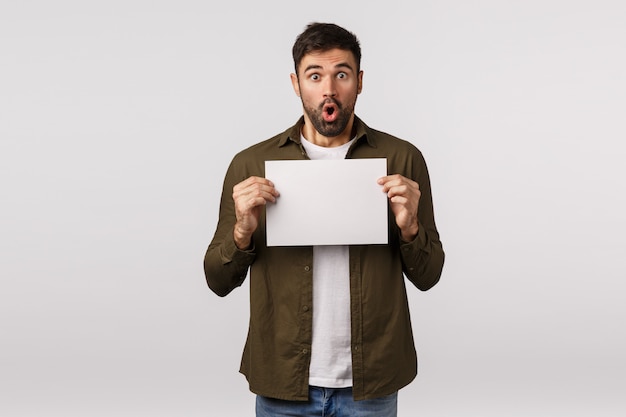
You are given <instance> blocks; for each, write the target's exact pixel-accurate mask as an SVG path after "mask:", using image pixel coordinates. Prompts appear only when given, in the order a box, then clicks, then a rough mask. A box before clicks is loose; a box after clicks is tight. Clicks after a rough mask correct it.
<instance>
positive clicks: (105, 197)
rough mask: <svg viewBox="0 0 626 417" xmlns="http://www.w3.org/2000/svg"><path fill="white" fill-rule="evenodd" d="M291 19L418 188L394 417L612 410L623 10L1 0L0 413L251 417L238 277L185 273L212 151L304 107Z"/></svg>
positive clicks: (549, 416)
mask: <svg viewBox="0 0 626 417" xmlns="http://www.w3.org/2000/svg"><path fill="white" fill-rule="evenodd" d="M312 21H329V22H335V23H338V24H340V25H342V26H344V27H346V28H348V29H349V30H352V31H354V32H355V33H356V34H357V35H358V36H359V38H360V40H361V44H362V48H363V61H362V68H363V70H364V72H365V73H364V89H363V93H362V94H361V95H360V96H359V100H358V102H357V114H358V115H359V116H360V117H361V118H363V119H364V120H365V122H366V123H368V124H369V125H370V126H372V127H374V128H377V129H380V130H384V131H387V132H389V133H391V134H394V135H396V136H399V137H402V138H404V139H407V140H409V141H411V142H412V143H414V144H415V145H416V146H417V147H418V148H420V149H421V150H422V152H423V153H424V155H425V157H426V161H427V163H428V167H429V170H430V174H431V180H432V187H433V196H434V204H435V214H436V220H437V225H438V227H439V231H440V233H441V238H442V241H443V244H444V248H445V250H446V254H447V260H446V264H445V267H444V271H443V276H442V279H441V282H440V283H439V284H438V285H437V286H436V287H435V288H433V289H432V290H430V291H428V292H425V293H422V292H420V291H418V290H416V289H415V288H413V287H410V288H409V298H410V304H411V311H412V317H413V326H414V329H415V335H416V345H417V350H418V355H419V358H420V371H419V375H418V377H417V379H416V380H415V381H414V382H413V383H412V384H411V385H409V386H408V387H406V388H405V389H403V390H401V392H400V396H399V415H400V416H401V417H413V416H417V417H419V416H429V417H436V416H463V417H473V416H477V417H478V416H480V417H491V416H493V417H495V416H498V417H500V416H507V417H514V416H532V417H540V416H545V417H553V416H568V417H571V416H607V417H608V416H623V415H625V414H626V396H624V392H626V354H625V353H624V352H626V336H625V330H624V329H625V327H624V323H625V319H626V303H625V302H624V301H625V296H624V294H625V292H626V283H625V281H626V256H625V250H626V240H625V236H626V221H625V215H624V213H625V212H626V200H625V196H624V194H625V187H624V180H625V179H626V168H624V160H625V159H626V145H625V141H626V128H625V123H624V120H625V116H626V80H625V74H626V30H625V29H624V28H625V26H624V22H626V3H624V2H623V1H622V0H594V1H591V0H569V1H566V0H541V1H539V0H526V1H521V0H520V1H517V0H513V1H496V0H482V1H478V0H441V1H393V0H390V1H385V2H365V1H354V0H346V1H341V2H337V1H332V2H331V1H318V2H308V3H307V2H301V3H300V2H288V1H284V0H281V1H278V0H268V1H259V2H256V1H229V2H209V1H199V0H177V1H173V0H172V1H169V0H160V1H148V0H143V1H142V0H125V1H121V0H109V1H90V2H86V1H78V0H76V1H70V0H58V1H50V2H48V1H43V0H22V1H11V0H0V259H1V262H0V415H2V416H10V417H22V416H64V417H72V416H150V417H156V416H159V417H160V416H190V417H191V416H193V417H196V416H252V415H253V408H254V396H253V395H252V394H251V393H250V392H249V391H248V388H247V384H246V381H245V378H244V377H243V376H241V375H240V374H239V373H238V372H237V370H238V367H239V360H240V355H241V350H242V347H243V343H244V339H245V334H246V330H247V321H248V296H249V295H248V287H247V282H246V283H245V284H244V285H243V286H242V288H240V289H237V290H236V291H234V292H233V293H232V294H230V295H229V296H228V297H225V298H219V297H217V296H216V295H215V294H213V293H211V292H210V291H209V289H208V287H207V286H206V283H205V279H204V275H203V270H202V259H203V256H204V252H205V250H206V247H207V245H208V243H209V241H210V239H211V237H212V235H213V232H214V228H215V225H216V222H217V211H218V200H219V195H220V193H221V188H222V180H223V176H224V173H225V170H226V167H227V165H228V163H229V162H230V159H231V158H232V156H233V155H234V154H235V153H236V152H237V151H239V150H241V149H243V148H245V147H247V146H249V145H251V144H253V143H255V142H258V141H260V140H263V139H266V138H269V137H270V136H273V135H274V134H276V133H278V132H281V131H282V130H284V129H285V128H286V127H288V126H290V125H291V124H293V123H294V122H295V121H296V119H297V118H298V117H299V116H300V114H301V112H302V111H301V104H300V102H299V99H298V98H297V97H296V96H295V94H294V93H293V91H292V88H291V84H290V81H289V73H290V72H292V67H293V62H292V59H291V46H292V44H293V42H294V40H295V38H296V36H297V35H298V34H299V33H300V32H301V31H302V30H303V29H304V27H305V26H306V24H308V23H309V22H312Z"/></svg>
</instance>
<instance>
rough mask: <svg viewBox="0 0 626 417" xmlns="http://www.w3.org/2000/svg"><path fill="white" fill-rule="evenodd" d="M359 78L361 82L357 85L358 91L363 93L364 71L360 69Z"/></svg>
mask: <svg viewBox="0 0 626 417" xmlns="http://www.w3.org/2000/svg"><path fill="white" fill-rule="evenodd" d="M358 80H359V84H358V86H357V90H356V93H357V94H361V91H362V90H363V71H359V76H358Z"/></svg>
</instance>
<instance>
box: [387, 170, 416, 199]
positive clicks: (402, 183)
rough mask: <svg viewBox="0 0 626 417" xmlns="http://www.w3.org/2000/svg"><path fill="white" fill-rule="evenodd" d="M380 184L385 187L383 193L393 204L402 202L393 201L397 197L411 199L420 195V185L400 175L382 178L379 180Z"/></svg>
mask: <svg viewBox="0 0 626 417" xmlns="http://www.w3.org/2000/svg"><path fill="white" fill-rule="evenodd" d="M378 184H380V185H382V186H383V192H384V193H386V194H387V196H388V197H389V198H390V199H392V202H400V201H393V198H394V197H396V196H404V197H407V198H410V196H411V195H417V196H419V195H420V190H419V189H420V187H419V184H418V183H417V182H415V181H413V180H410V179H409V178H406V177H404V176H402V175H399V174H394V175H387V176H385V177H381V178H379V179H378ZM396 200H397V199H396Z"/></svg>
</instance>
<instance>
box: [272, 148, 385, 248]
mask: <svg viewBox="0 0 626 417" xmlns="http://www.w3.org/2000/svg"><path fill="white" fill-rule="evenodd" d="M385 175H387V160H386V159H384V158H374V159H340V160H298V161H266V162H265V177H266V178H268V179H269V180H271V181H272V182H273V183H274V185H275V186H276V189H277V190H278V192H279V193H280V197H278V199H277V201H276V203H268V205H267V206H266V231H267V245H268V246H308V245H358V244H386V243H387V237H388V230H387V207H388V203H387V195H386V194H385V193H383V192H382V186H380V185H378V184H377V183H376V180H377V179H378V178H380V177H383V176H385Z"/></svg>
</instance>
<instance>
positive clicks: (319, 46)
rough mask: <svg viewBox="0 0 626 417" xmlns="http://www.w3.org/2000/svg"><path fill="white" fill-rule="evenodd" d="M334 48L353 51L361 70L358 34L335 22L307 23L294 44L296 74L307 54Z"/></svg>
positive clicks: (357, 66) (358, 68) (357, 65)
mask: <svg viewBox="0 0 626 417" xmlns="http://www.w3.org/2000/svg"><path fill="white" fill-rule="evenodd" d="M334 48H338V49H343V50H344V51H350V52H352V55H354V59H355V60H356V69H357V72H358V71H360V70H361V45H360V44H359V39H358V38H357V37H356V35H355V34H354V33H352V32H350V31H348V30H346V29H344V28H342V27H341V26H337V25H335V24H334V23H319V22H313V23H310V24H309V25H307V27H306V29H305V30H304V32H302V33H301V34H300V35H299V36H298V38H297V39H296V42H295V43H294V44H293V48H292V51H291V52H292V54H293V64H294V67H295V69H296V75H298V66H299V65H300V62H301V61H302V58H303V57H304V56H305V55H306V54H308V53H310V52H313V51H320V52H324V51H328V50H330V49H334Z"/></svg>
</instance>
